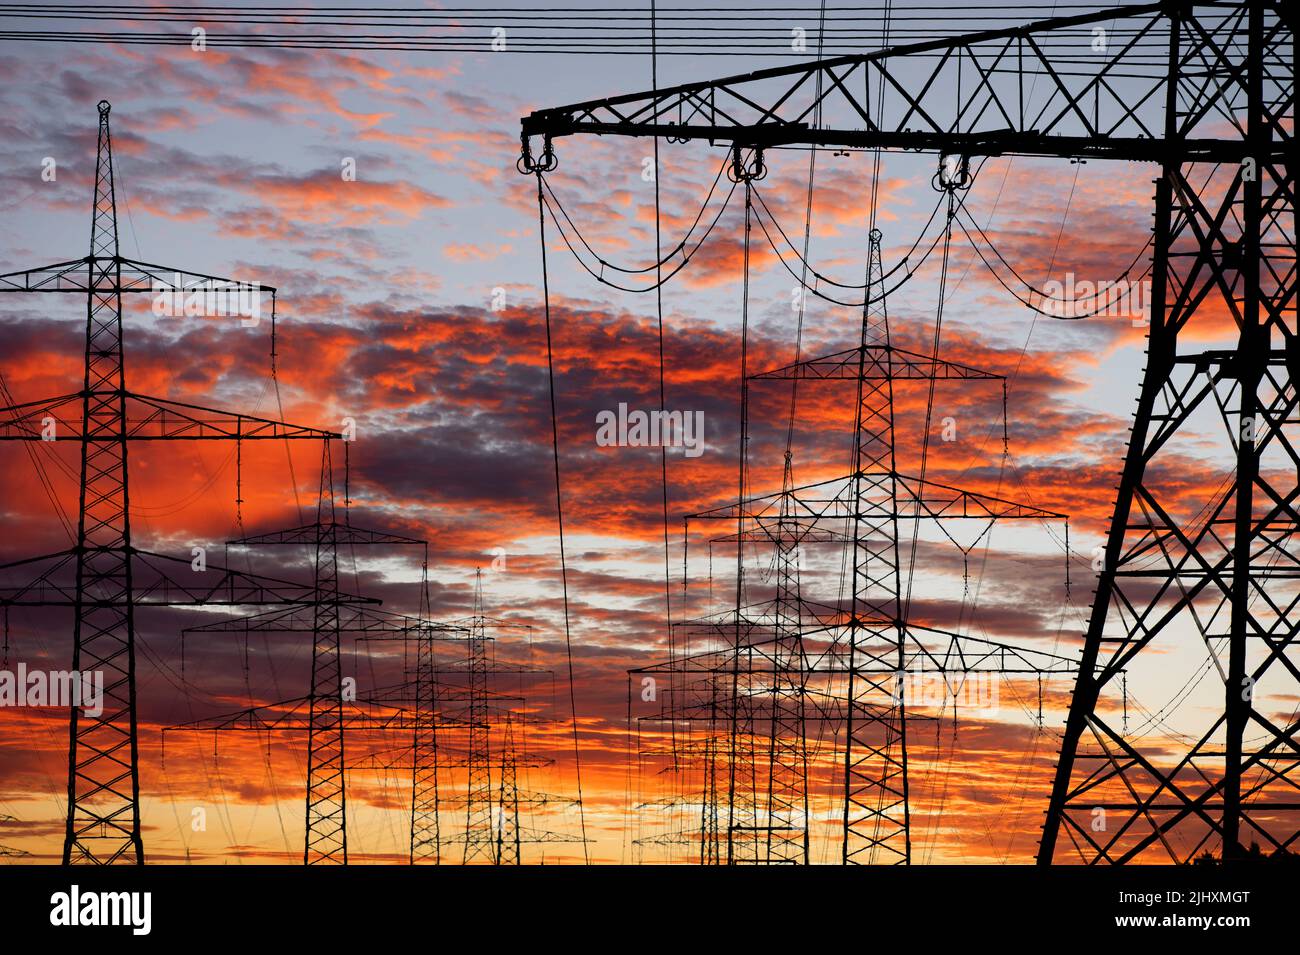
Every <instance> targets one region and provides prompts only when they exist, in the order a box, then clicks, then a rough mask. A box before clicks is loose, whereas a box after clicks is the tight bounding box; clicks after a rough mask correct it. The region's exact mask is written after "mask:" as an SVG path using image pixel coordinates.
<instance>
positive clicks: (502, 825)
mask: <svg viewBox="0 0 1300 955" xmlns="http://www.w3.org/2000/svg"><path fill="white" fill-rule="evenodd" d="M496 864H497V865H519V762H518V758H517V754H516V753H515V732H514V718H513V717H512V716H511V714H509V713H507V714H506V718H505V725H504V728H503V729H502V732H501V788H500V795H499V796H498V798H497V845H496Z"/></svg>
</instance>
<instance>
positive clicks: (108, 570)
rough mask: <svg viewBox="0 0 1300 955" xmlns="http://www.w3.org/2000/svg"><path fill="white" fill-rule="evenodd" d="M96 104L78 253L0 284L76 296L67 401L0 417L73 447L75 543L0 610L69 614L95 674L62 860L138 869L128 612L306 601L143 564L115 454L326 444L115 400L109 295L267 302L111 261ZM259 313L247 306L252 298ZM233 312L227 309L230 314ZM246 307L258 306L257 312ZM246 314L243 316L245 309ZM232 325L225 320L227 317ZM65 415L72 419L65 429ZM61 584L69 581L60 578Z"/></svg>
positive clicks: (108, 154) (279, 584)
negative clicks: (71, 389) (97, 681)
mask: <svg viewBox="0 0 1300 955" xmlns="http://www.w3.org/2000/svg"><path fill="white" fill-rule="evenodd" d="M108 117H109V104H108V103H107V102H100V104H99V136H98V152H97V156H96V162H95V184H94V198H93V208H92V214H91V232H90V254H89V255H88V256H86V257H85V258H81V259H76V260H73V261H70V262H59V263H56V264H54V265H50V266H45V267H42V268H37V269H29V270H25V271H20V272H13V273H9V274H7V275H0V291H2V292H54V293H64V294H68V293H73V294H78V293H84V294H85V295H86V348H85V364H84V379H83V384H82V388H81V390H80V391H78V392H76V393H74V394H71V395H63V396H60V397H58V398H53V399H49V400H44V401H34V402H26V403H23V404H19V405H12V406H10V407H7V408H3V409H0V416H3V417H0V428H2V429H3V431H2V433H0V439H5V440H24V441H37V440H57V441H63V440H72V441H78V442H80V444H81V473H80V495H79V506H78V515H77V521H76V526H77V531H76V540H75V542H74V546H73V547H72V548H71V550H69V551H66V552H61V553H58V554H53V555H46V556H43V557H38V558H31V559H29V560H24V561H17V562H14V563H10V564H6V565H0V572H12V573H15V574H16V573H18V572H21V573H24V574H26V573H28V572H33V573H35V577H34V579H33V578H27V579H25V580H24V581H23V582H22V583H21V584H16V585H13V586H9V587H6V588H4V591H3V593H4V596H3V597H2V598H0V602H2V603H4V604H5V605H7V606H71V607H72V608H73V615H74V621H73V649H72V668H73V669H74V670H77V671H102V672H103V673H104V697H105V699H104V705H103V708H102V713H101V714H100V715H98V716H91V715H90V714H88V713H86V712H83V711H82V710H78V709H76V708H73V709H72V710H71V715H70V718H69V747H68V793H67V807H68V809H67V811H68V815H67V825H66V831H65V838H64V847H63V861H64V863H65V864H67V863H75V862H95V863H109V862H118V861H134V862H143V861H144V845H143V841H142V838H141V833H140V779H139V750H138V742H137V733H136V658H135V632H136V630H135V627H136V624H135V611H136V608H137V607H139V606H142V605H145V604H149V605H153V606H187V605H193V604H209V605H211V604H255V603H284V602H290V603H310V601H311V597H310V595H309V594H306V593H304V591H303V590H302V588H301V587H298V586H296V585H292V584H286V583H285V582H283V581H275V580H271V579H269V578H259V577H254V576H252V575H249V574H239V573H236V572H233V571H229V570H225V569H223V568H217V567H213V566H210V565H209V566H207V568H206V570H204V571H203V572H202V573H201V574H196V575H191V573H192V571H191V567H190V565H189V558H188V556H187V557H186V559H184V560H180V559H178V558H176V557H172V556H170V555H163V554H153V553H150V552H147V551H144V550H141V549H140V548H139V547H138V546H136V545H135V544H134V542H133V540H132V536H131V520H130V507H131V498H130V492H129V480H128V475H129V469H128V464H127V462H128V455H127V448H128V444H129V443H130V442H131V441H134V440H154V441H156V440H231V441H236V442H240V441H245V440H271V439H274V440H280V439H308V440H328V439H329V438H335V437H339V435H337V434H334V433H332V432H328V431H320V430H315V429H311V428H303V427H299V426H295V425H287V424H284V423H282V422H278V421H272V420H267V419H262V418H255V417H252V416H248V415H243V414H238V413H232V412H226V411H221V410H218V409H210V408H202V407H199V406H197V405H189V404H184V403H180V402H173V401H167V400H164V399H159V398H152V397H148V396H145V395H140V394H136V393H133V392H131V391H130V390H129V389H128V388H127V384H126V375H125V371H124V364H123V352H124V349H123V338H122V296H123V294H124V293H137V294H139V293H145V294H153V295H155V296H157V295H160V294H162V295H166V296H170V297H172V298H173V299H177V298H179V299H182V300H188V299H190V298H192V297H194V296H197V297H198V299H199V300H200V301H205V302H213V303H220V304H218V305H217V308H218V311H219V313H220V314H224V313H225V309H226V307H227V306H228V305H230V304H231V303H239V304H244V303H247V304H249V305H250V306H251V305H252V304H253V302H254V301H255V297H260V296H261V295H263V294H264V293H270V294H271V295H272V299H271V301H272V323H274V297H273V296H274V292H275V290H274V289H272V288H270V287H268V286H261V285H248V284H244V283H239V282H234V281H232V280H229V279H222V278H217V277H214V276H209V275H201V274H198V273H193V272H189V271H187V270H184V269H174V268H167V267H164V266H158V265H151V264H149V263H144V262H137V261H133V260H130V259H125V258H123V257H122V256H121V255H120V254H119V247H118V233H117V203H116V195H115V192H114V186H113V155H112V140H111V136H110V132H109V121H108ZM256 300H257V301H258V302H260V298H256ZM236 307H238V305H236ZM259 307H260V306H259ZM250 311H251V309H250ZM231 313H232V314H233V311H232V312H231ZM74 409H77V411H76V412H75V414H76V417H73V414H74ZM69 571H71V572H72V573H71V576H72V577H73V579H72V580H71V581H66V580H65V578H66V577H67V576H69Z"/></svg>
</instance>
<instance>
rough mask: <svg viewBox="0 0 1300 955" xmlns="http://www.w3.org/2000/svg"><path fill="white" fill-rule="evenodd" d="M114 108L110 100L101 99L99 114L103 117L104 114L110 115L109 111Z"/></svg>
mask: <svg viewBox="0 0 1300 955" xmlns="http://www.w3.org/2000/svg"><path fill="white" fill-rule="evenodd" d="M112 108H113V107H112V106H110V105H109V102H108V100H106V99H102V100H100V101H99V115H100V116H101V117H103V116H107V115H108V111H109V110H110V109H112Z"/></svg>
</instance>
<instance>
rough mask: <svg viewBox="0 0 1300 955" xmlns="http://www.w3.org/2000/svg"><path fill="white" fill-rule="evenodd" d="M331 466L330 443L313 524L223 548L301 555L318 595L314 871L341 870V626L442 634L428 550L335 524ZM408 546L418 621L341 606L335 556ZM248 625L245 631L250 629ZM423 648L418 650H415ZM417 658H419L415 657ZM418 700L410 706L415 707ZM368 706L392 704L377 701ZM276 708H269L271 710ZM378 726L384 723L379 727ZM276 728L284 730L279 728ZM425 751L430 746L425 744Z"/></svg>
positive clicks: (306, 847)
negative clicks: (416, 553) (432, 612)
mask: <svg viewBox="0 0 1300 955" xmlns="http://www.w3.org/2000/svg"><path fill="white" fill-rule="evenodd" d="M333 474H334V467H333V462H332V456H331V453H330V449H329V443H328V442H327V443H326V444H325V448H324V453H323V455H322V462H321V479H320V496H319V499H318V504H317V511H316V521H315V522H314V523H313V524H308V525H305V526H300V527H292V528H288V529H285V530H280V531H271V532H268V533H264V534H257V535H253V536H249V537H244V538H241V539H239V540H234V541H230V542H229V543H228V544H227V547H239V548H249V549H253V550H258V549H262V548H266V547H280V546H290V547H298V548H304V547H305V548H307V549H309V550H310V551H311V553H312V568H313V587H314V589H315V591H316V593H317V595H318V599H317V602H316V604H315V606H314V608H313V611H314V612H313V615H312V620H311V624H310V633H311V634H312V670H311V690H310V693H309V694H308V696H307V701H308V719H307V723H306V731H307V795H306V814H305V818H306V838H305V840H304V844H303V864H304V865H316V864H327V863H338V864H343V865H346V864H347V860H348V848H347V790H346V786H345V785H344V771H345V768H346V762H345V737H346V730H347V729H348V728H349V727H348V721H347V720H346V719H345V715H344V709H345V703H346V702H347V699H346V698H347V694H346V693H345V691H344V685H343V669H342V647H341V635H342V633H344V632H346V631H345V629H344V628H345V627H352V628H360V629H362V630H364V631H365V632H375V631H380V632H383V631H392V630H397V631H400V632H403V633H411V632H412V631H414V632H415V633H417V634H418V635H419V636H420V637H421V639H422V640H427V639H431V638H432V633H433V631H434V630H441V629H444V628H439V627H436V626H435V625H430V624H426V623H425V622H424V621H425V619H426V618H425V616H424V615H425V613H426V612H427V610H428V543H427V542H426V541H423V540H416V539H414V538H410V537H404V536H401V535H398V534H391V533H387V532H384V531H377V530H370V529H366V528H362V527H356V526H354V525H353V524H352V523H351V519H350V514H349V513H347V512H346V511H345V514H344V517H345V520H343V521H341V520H339V515H338V513H337V511H336V509H335V501H334V478H333ZM376 545H385V546H414V547H418V548H421V549H422V551H423V555H424V557H423V562H422V565H421V566H422V568H423V572H422V573H423V580H422V582H421V593H420V610H421V616H420V618H418V619H417V620H416V621H415V622H414V626H413V625H412V621H411V620H410V619H409V618H402V617H400V616H392V615H389V616H380V615H378V614H376V613H374V612H373V611H365V610H358V609H353V610H351V611H349V609H348V608H346V607H345V600H344V598H345V594H344V592H343V591H342V590H341V589H340V587H339V578H338V562H339V549H340V548H349V549H354V548H356V547H357V546H376ZM303 623H305V621H302V620H299V619H297V618H296V615H293V614H280V615H274V616H271V617H262V618H260V619H256V620H252V621H242V624H243V629H244V632H245V633H247V632H249V631H250V630H251V629H256V630H259V631H261V632H268V631H281V632H285V631H296V630H299V629H300V628H301V627H302V624H303ZM250 625H251V626H250ZM240 626H241V621H240V620H239V619H238V618H236V619H234V620H231V621H222V622H219V623H218V624H209V625H207V626H204V627H197V628H192V629H191V630H190V631H189V632H190V633H196V632H210V631H212V630H214V629H220V630H237V629H240ZM422 645H423V644H421V646H422ZM420 652H424V651H420ZM418 698H419V697H418V694H417V700H418ZM370 702H380V703H385V702H399V701H386V700H376V699H374V698H372V699H371V700H370ZM280 705H281V704H272V705H271V706H272V708H274V707H277V706H280ZM427 715H428V714H427V713H426V714H419V715H417V716H416V717H415V718H414V719H413V722H411V723H410V726H412V727H414V732H415V733H416V734H417V735H420V734H422V733H428V734H432V733H433V732H435V730H434V727H433V724H432V722H431V721H429V720H428V719H424V718H422V716H427ZM408 719H409V717H408V718H405V719H403V720H401V721H399V722H398V723H397V724H396V725H395V726H394V727H393V728H400V729H407V728H409V727H408ZM228 720H229V717H214V718H211V719H209V720H200V721H197V722H194V723H188V724H185V725H184V727H173V729H182V728H184V729H205V728H213V726H214V724H216V725H218V726H220V725H223V724H226V723H227V722H228ZM353 722H354V723H355V724H356V728H357V729H366V730H372V729H375V728H377V727H376V725H375V724H374V723H373V722H370V721H355V720H354V721H353ZM380 722H385V721H382V720H381V721H380ZM277 728H278V729H281V730H285V729H288V728H289V727H288V725H287V724H286V723H284V721H282V720H281V721H280V722H279V723H278V726H277ZM426 745H428V746H432V747H436V742H434V741H433V740H432V739H429V740H426Z"/></svg>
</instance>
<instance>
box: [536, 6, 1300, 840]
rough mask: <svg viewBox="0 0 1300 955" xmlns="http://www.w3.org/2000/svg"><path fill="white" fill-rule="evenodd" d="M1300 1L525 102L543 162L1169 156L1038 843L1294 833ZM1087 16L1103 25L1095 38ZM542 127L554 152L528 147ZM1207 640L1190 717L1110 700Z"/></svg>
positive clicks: (1005, 32)
mask: <svg viewBox="0 0 1300 955" xmlns="http://www.w3.org/2000/svg"><path fill="white" fill-rule="evenodd" d="M1295 19H1296V13H1295V9H1294V5H1288V4H1284V3H1281V2H1274V0H1236V2H1222V3H1193V2H1186V0H1171V2H1163V3H1151V4H1142V5H1135V6H1131V7H1120V8H1116V9H1111V10H1105V11H1098V12H1096V13H1088V14H1082V15H1079V16H1069V17H1054V18H1051V19H1048V20H1043V21H1039V22H1036V23H1031V24H1028V25H1025V26H1020V27H1013V28H1010V29H1001V30H989V31H984V32H980V33H975V34H969V35H965V36H956V37H952V38H950V39H941V40H933V41H927V42H924V43H916V44H904V45H898V46H892V47H888V48H885V49H881V50H879V51H876V52H873V53H867V54H860V55H851V56H843V57H832V58H827V59H823V60H820V61H819V62H817V63H815V64H800V65H796V66H791V67H779V68H775V69H768V70H761V71H757V72H754V73H749V74H745V75H741V76H733V77H728V78H724V79H719V80H708V81H703V82H697V83H689V84H683V85H680V86H675V87H672V88H668V89H663V90H654V91H650V92H642V93H633V94H629V95H625V96H618V97H613V98H608V99H597V100H591V101H588V102H585V103H580V104H576V105H573V106H567V107H560V108H557V109H548V110H540V111H538V112H535V113H533V114H531V115H530V116H528V117H525V118H524V121H523V157H522V159H521V168H523V169H525V170H526V171H537V172H541V171H545V170H546V169H548V168H553V167H554V164H555V153H554V147H553V140H554V139H555V138H557V137H561V136H566V135H572V134H576V133H595V134H601V135H625V136H663V137H673V138H674V139H675V140H678V141H685V140H707V141H710V142H722V143H730V144H731V145H732V146H733V148H744V149H750V150H755V151H759V152H761V151H762V150H763V149H766V148H772V147H778V146H785V145H791V144H803V145H815V146H831V147H837V148H864V149H875V150H916V151H925V152H931V153H937V154H939V156H940V159H941V163H942V162H943V160H945V159H950V160H952V161H954V162H955V163H956V164H957V165H958V166H961V167H965V166H967V165H968V164H969V162H970V160H971V159H972V158H977V157H985V156H1035V157H1057V158H1062V159H1072V160H1079V159H1087V160H1110V161H1127V162H1144V163H1151V164H1153V165H1154V166H1155V167H1156V172H1157V175H1156V178H1155V180H1154V186H1155V189H1154V202H1153V205H1154V220H1155V223H1154V228H1153V235H1152V243H1151V250H1152V251H1151V263H1152V270H1151V294H1150V299H1149V301H1150V326H1149V332H1148V343H1147V365H1146V368H1145V373H1144V376H1143V382H1142V386H1141V391H1140V395H1139V398H1138V406H1137V410H1136V412H1135V416H1134V420H1133V425H1132V432H1131V436H1130V441H1129V446H1128V451H1127V453H1126V457H1125V460H1124V465H1123V470H1122V472H1121V475H1120V481H1119V484H1118V488H1117V495H1116V502H1115V510H1114V513H1113V516H1112V518H1111V521H1110V530H1109V533H1108V536H1107V542H1106V546H1105V557H1104V561H1103V565H1102V569H1101V571H1100V573H1099V576H1098V585H1097V591H1096V595H1095V598H1094V602H1093V605H1092V611H1091V617H1090V621H1089V625H1088V630H1087V633H1086V635H1085V643H1084V652H1083V658H1082V661H1081V664H1080V670H1079V674H1078V677H1077V683H1076V687H1075V691H1074V695H1073V698H1072V703H1071V708H1070V713H1069V716H1068V719H1067V721H1066V727H1065V737H1064V740H1063V743H1062V747H1061V754H1060V760H1059V762H1058V765H1057V770H1056V777H1055V781H1054V783H1053V787H1052V791H1051V796H1050V800H1049V804H1048V811H1047V819H1046V823H1045V825H1044V829H1043V838H1042V841H1041V843H1040V846H1039V851H1038V861H1039V862H1040V863H1043V864H1049V863H1052V862H1054V861H1058V860H1059V861H1066V860H1068V859H1078V860H1080V861H1084V862H1128V861H1143V862H1146V861H1155V860H1156V859H1161V858H1163V859H1165V860H1173V861H1178V862H1185V861H1187V860H1188V859H1190V858H1192V857H1194V856H1196V855H1197V854H1201V853H1204V852H1211V853H1213V852H1214V851H1217V852H1218V853H1219V856H1218V857H1219V858H1221V859H1232V858H1236V857H1240V856H1241V855H1243V854H1244V853H1245V851H1246V850H1245V849H1244V848H1243V847H1244V844H1245V842H1246V841H1248V840H1250V841H1259V842H1262V843H1263V844H1264V847H1265V849H1267V850H1268V851H1270V852H1273V853H1280V852H1289V851H1291V850H1292V849H1293V848H1294V845H1295V842H1296V839H1297V837H1300V825H1298V824H1297V820H1298V819H1300V815H1297V814H1298V813H1300V799H1298V798H1297V793H1296V789H1297V787H1298V786H1300V781H1297V780H1296V779H1295V778H1294V777H1293V773H1292V769H1293V767H1294V766H1295V760H1296V756H1297V755H1300V746H1298V745H1297V741H1296V733H1297V730H1298V729H1300V723H1298V722H1297V716H1296V714H1295V713H1294V712H1293V711H1292V710H1291V705H1290V704H1289V703H1286V701H1287V700H1292V701H1293V700H1294V699H1295V697H1296V690H1297V685H1296V684H1297V683H1300V671H1297V669H1296V667H1295V663H1294V660H1293V656H1294V651H1293V646H1294V641H1295V640H1296V634H1297V632H1300V620H1297V617H1296V607H1297V601H1296V599H1295V585H1294V583H1293V581H1294V579H1295V578H1296V577H1297V563H1298V562H1297V558H1296V555H1295V554H1294V553H1293V551H1292V549H1291V546H1290V545H1291V542H1292V538H1293V535H1294V533H1295V528H1296V523H1297V514H1296V510H1295V500H1296V497H1297V495H1298V494H1300V455H1298V454H1297V451H1296V450H1295V449H1296V441H1295V433H1294V432H1295V427H1294V426H1295V423H1296V404H1297V402H1298V401H1300V395H1298V394H1297V374H1300V357H1298V356H1300V343H1298V342H1297V337H1296V336H1297V328H1296V225H1295V177H1294V171H1293V167H1292V164H1293V162H1294V158H1295V154H1296V149H1295V142H1294V136H1295V129H1296V92H1295V59H1296V57H1295ZM1087 34H1091V36H1092V38H1093V40H1094V43H1093V44H1092V45H1091V46H1090V47H1089V48H1088V49H1087V50H1085V49H1084V46H1086V45H1087V44H1083V45H1081V44H1080V41H1079V37H1080V36H1081V35H1087ZM1098 37H1100V38H1101V42H1100V44H1098V43H1096V42H1095V41H1096V39H1097V38H1098ZM1034 80H1037V81H1038V82H1037V83H1034V82H1033V81H1034ZM1035 90H1038V92H1037V94H1036V95H1035V92H1034V91H1035ZM873 97H874V98H873ZM813 116H820V117H821V120H820V121H819V122H817V123H816V124H812V123H810V122H809V120H810V118H811V117H813ZM537 135H540V136H542V137H543V139H544V143H543V151H542V155H541V158H540V159H534V158H533V156H532V153H531V146H530V137H532V136H537ZM972 241H974V240H972ZM981 254H982V253H981ZM990 267H991V268H992V266H990ZM995 274H996V272H995ZM1000 281H1004V284H1006V283H1005V280H1002V279H1000ZM1022 300H1024V299H1022ZM1224 319H1226V320H1227V321H1224ZM1216 323H1221V324H1216ZM1224 325H1227V329H1226V331H1225V330H1224V327H1223V326H1224ZM1209 341H1213V342H1214V345H1213V346H1207V344H1206V343H1207V342H1209ZM1207 420H1208V421H1216V422H1217V428H1218V429H1219V430H1218V439H1219V440H1218V447H1219V450H1218V452H1217V454H1218V456H1217V459H1216V462H1215V463H1217V464H1218V465H1219V466H1220V467H1221V468H1222V471H1223V473H1224V474H1225V475H1226V477H1225V479H1224V482H1223V484H1222V486H1221V487H1216V489H1215V490H1214V491H1213V492H1203V491H1196V490H1189V489H1188V488H1187V487H1186V486H1184V485H1183V484H1182V483H1181V482H1180V481H1178V480H1177V479H1176V478H1175V477H1174V475H1179V474H1181V466H1180V460H1181V459H1180V458H1179V456H1178V452H1179V450H1180V442H1186V441H1191V440H1194V429H1195V428H1196V426H1197V425H1198V424H1200V423H1201V422H1203V421H1207ZM1184 446H1185V445H1184ZM1202 447H1203V446H1202ZM1200 646H1204V648H1205V651H1206V654H1205V672H1206V673H1208V674H1212V675H1213V679H1214V680H1216V681H1217V683H1218V684H1219V685H1220V687H1221V690H1220V692H1219V693H1218V694H1217V695H1218V700H1217V705H1216V704H1212V705H1210V706H1209V707H1207V708H1206V710H1207V711H1208V715H1207V716H1206V717H1205V718H1204V719H1201V720H1200V721H1199V726H1198V727H1197V728H1196V731H1195V733H1194V734H1186V735H1188V737H1189V738H1188V739H1187V740H1184V739H1182V737H1179V736H1175V737H1174V738H1173V739H1172V740H1170V739H1165V738H1162V737H1160V736H1154V735H1153V736H1150V737H1149V738H1146V739H1144V738H1143V737H1141V736H1139V735H1134V734H1130V733H1128V732H1127V731H1126V728H1125V727H1123V726H1122V725H1117V723H1118V721H1117V720H1116V714H1117V713H1119V712H1121V706H1122V701H1121V700H1120V698H1119V693H1120V692H1121V690H1120V686H1121V684H1122V682H1123V681H1122V679H1121V674H1122V673H1123V672H1125V670H1126V669H1130V668H1133V667H1135V666H1139V665H1141V664H1143V663H1144V662H1146V661H1149V660H1150V659H1152V658H1153V656H1156V655H1157V654H1159V653H1160V651H1162V650H1171V649H1173V650H1184V651H1186V650H1189V649H1195V648H1197V647H1200ZM1153 649H1154V651H1155V653H1154V654H1153V653H1152V650H1153ZM1143 651H1147V655H1146V657H1145V658H1144V657H1143ZM868 683H869V681H868ZM1270 707H1273V708H1276V709H1282V710H1283V712H1282V715H1281V716H1278V715H1277V714H1276V713H1274V712H1273V711H1272V710H1271V709H1270ZM1288 714H1289V715H1288ZM868 722H870V721H868ZM859 725H862V723H861V721H860V722H859ZM851 825H852V820H850V826H851ZM1062 832H1064V833H1065V834H1066V836H1067V839H1068V841H1069V846H1065V845H1063V844H1060V840H1059V837H1060V835H1061V833H1062Z"/></svg>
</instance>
